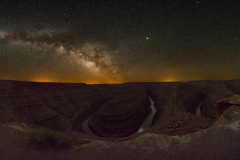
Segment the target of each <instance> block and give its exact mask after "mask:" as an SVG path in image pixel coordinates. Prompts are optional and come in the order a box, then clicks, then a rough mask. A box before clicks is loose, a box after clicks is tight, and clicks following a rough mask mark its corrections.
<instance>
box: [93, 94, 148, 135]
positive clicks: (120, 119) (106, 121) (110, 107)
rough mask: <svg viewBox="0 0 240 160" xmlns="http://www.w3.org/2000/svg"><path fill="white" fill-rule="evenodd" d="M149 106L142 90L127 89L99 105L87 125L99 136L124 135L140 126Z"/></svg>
mask: <svg viewBox="0 0 240 160" xmlns="http://www.w3.org/2000/svg"><path fill="white" fill-rule="evenodd" d="M149 106H150V102H149V99H148V96H147V95H146V93H145V92H144V91H141V90H140V91H139V90H127V91H124V92H122V93H121V94H120V95H118V96H116V97H115V98H114V99H112V100H111V101H109V102H106V103H105V104H104V105H103V106H101V107H100V108H99V110H98V111H97V112H96V113H95V114H94V115H93V116H92V117H91V118H90V122H89V125H90V127H91V129H92V130H93V131H94V132H95V133H96V134H98V135H100V136H112V137H118V136H126V135H129V134H130V133H132V132H134V131H136V130H137V129H138V128H139V127H140V126H141V124H142V123H143V122H144V120H145V118H146V117H147V115H148V114H149V113H150V111H151V109H150V107H149Z"/></svg>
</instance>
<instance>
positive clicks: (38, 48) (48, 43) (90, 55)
mask: <svg viewBox="0 0 240 160" xmlns="http://www.w3.org/2000/svg"><path fill="white" fill-rule="evenodd" d="M60 34H61V33H54V32H49V31H47V30H45V31H43V30H36V29H31V30H28V31H23V30H22V31H8V32H4V31H1V39H0V40H1V46H2V50H1V53H2V54H1V56H3V57H4V58H2V60H3V61H5V62H2V63H4V64H6V65H5V67H4V68H3V67H2V69H4V72H5V79H7V78H20V79H21V77H22V78H23V77H24V76H26V75H27V74H28V75H29V74H30V73H31V74H30V75H33V76H32V78H33V80H38V79H39V80H40V81H41V80H43V79H44V78H46V81H48V79H49V81H51V79H52V81H58V80H59V81H61V79H65V80H69V81H79V80H82V79H83V80H86V81H88V82H92V83H94V79H97V80H96V83H97V82H99V81H100V82H101V81H103V82H108V81H110V82H111V81H113V82H114V81H116V82H118V81H120V80H122V76H123V74H124V73H122V72H123V71H124V68H123V67H121V64H118V62H117V60H116V59H114V57H112V56H111V55H112V53H111V52H114V51H113V50H111V49H109V48H107V47H106V46H104V44H101V43H91V42H85V43H79V44H78V43H75V44H69V43H68V42H69V41H68V40H66V41H61V39H59V38H58V37H59V36H64V34H62V35H60ZM68 38H73V37H68ZM70 41H71V40H70ZM11 52H14V53H11ZM18 57H20V58H18ZM12 59H15V60H14V61H16V60H17V61H18V62H14V61H13V60H12ZM21 59H24V60H26V59H30V60H29V62H27V63H26V62H21ZM6 61H7V62H6ZM14 63H20V64H16V65H18V66H15V67H16V70H15V71H14V72H18V71H19V72H22V73H21V74H20V75H18V76H16V75H15V76H16V77H14V76H13V77H11V76H12V75H13V74H12V75H11V74H9V75H8V73H10V72H11V71H10V70H9V71H7V70H8V69H10V68H11V66H12V65H14ZM21 63H22V64H21ZM37 63H38V65H39V66H36V68H34V65H36V64H37ZM55 65H57V66H55ZM56 67H59V69H60V70H58V68H56ZM39 68H42V72H41V74H40V73H39V75H38V73H37V74H36V75H34V73H36V71H37V70H39ZM57 70H58V71H57ZM69 71H70V72H71V71H72V75H71V74H70V75H69V73H64V72H69ZM2 72H3V71H2ZM51 72H53V73H51ZM54 72H55V73H54ZM51 74H53V76H52V78H51ZM68 76H70V77H71V78H68ZM41 77H42V78H41ZM48 77H49V78H48ZM72 77H73V78H72ZM59 78H61V79H59ZM23 79H24V78H23ZM91 79H93V80H91Z"/></svg>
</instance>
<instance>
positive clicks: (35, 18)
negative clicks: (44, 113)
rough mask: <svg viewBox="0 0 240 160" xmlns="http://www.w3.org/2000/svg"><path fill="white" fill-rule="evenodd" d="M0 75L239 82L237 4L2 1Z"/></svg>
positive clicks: (227, 0)
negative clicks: (236, 80)
mask: <svg viewBox="0 0 240 160" xmlns="http://www.w3.org/2000/svg"><path fill="white" fill-rule="evenodd" d="M0 79H12V80H27V81H49V82H86V83H122V82H133V81H138V82H139V81H141V82H146V81H154V82H161V81H164V82H166V81H189V80H224V79H240V1H231V0H158V1H149V0H146V1H140V0H139V1H137V0H118V1H117V0H109V1H107V0H98V1H91V0H79V1H77V0H76V1H74V0H39V1H33V0H5V1H0Z"/></svg>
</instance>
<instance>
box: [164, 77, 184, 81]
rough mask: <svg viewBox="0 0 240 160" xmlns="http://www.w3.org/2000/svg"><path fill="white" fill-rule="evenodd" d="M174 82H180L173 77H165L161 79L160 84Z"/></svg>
mask: <svg viewBox="0 0 240 160" xmlns="http://www.w3.org/2000/svg"><path fill="white" fill-rule="evenodd" d="M176 81H180V80H178V79H177V78H173V77H166V78H164V79H161V80H160V82H176Z"/></svg>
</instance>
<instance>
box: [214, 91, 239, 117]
mask: <svg viewBox="0 0 240 160" xmlns="http://www.w3.org/2000/svg"><path fill="white" fill-rule="evenodd" d="M231 106H240V95H239V94H238V95H233V96H231V97H227V98H224V99H221V100H219V101H218V103H217V111H218V113H219V114H220V115H221V114H222V113H223V112H224V111H225V110H227V109H228V108H229V107H231Z"/></svg>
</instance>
